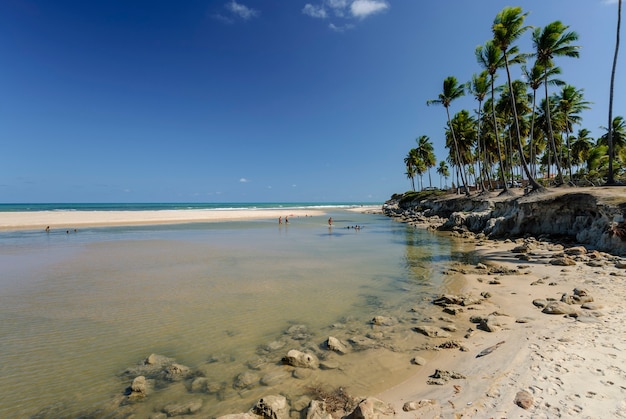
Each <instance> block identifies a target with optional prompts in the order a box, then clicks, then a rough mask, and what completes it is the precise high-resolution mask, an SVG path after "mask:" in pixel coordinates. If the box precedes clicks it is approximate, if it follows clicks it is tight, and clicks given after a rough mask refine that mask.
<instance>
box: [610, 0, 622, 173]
mask: <svg viewBox="0 0 626 419" xmlns="http://www.w3.org/2000/svg"><path fill="white" fill-rule="evenodd" d="M621 23H622V0H619V1H618V2H617V37H616V40H615V54H614V55H613V67H612V68H611V90H610V92H609V124H608V125H609V127H608V133H607V142H608V146H609V172H608V174H607V181H606V183H607V184H609V185H613V184H615V179H614V176H613V158H614V155H615V151H614V150H613V130H612V125H613V121H614V119H613V91H614V88H615V68H616V67H617V55H618V53H619V31H620V26H621Z"/></svg>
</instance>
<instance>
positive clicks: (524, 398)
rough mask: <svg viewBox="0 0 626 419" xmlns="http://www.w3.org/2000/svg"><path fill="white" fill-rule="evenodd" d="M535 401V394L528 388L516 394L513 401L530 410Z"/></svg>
mask: <svg viewBox="0 0 626 419" xmlns="http://www.w3.org/2000/svg"><path fill="white" fill-rule="evenodd" d="M533 401H534V400H533V395H532V394H530V393H529V392H528V391H526V390H522V391H519V392H518V393H517V394H516V395H515V400H514V401H513V402H514V403H515V404H516V405H518V406H519V407H521V408H522V409H526V410H528V409H530V408H531V407H532V406H533Z"/></svg>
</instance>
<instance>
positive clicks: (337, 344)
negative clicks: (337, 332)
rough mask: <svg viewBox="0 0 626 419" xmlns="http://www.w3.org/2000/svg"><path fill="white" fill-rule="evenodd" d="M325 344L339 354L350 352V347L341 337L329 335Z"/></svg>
mask: <svg viewBox="0 0 626 419" xmlns="http://www.w3.org/2000/svg"><path fill="white" fill-rule="evenodd" d="M324 346H325V347H326V348H327V349H328V350H331V351H334V352H337V353H339V354H342V355H343V354H345V353H347V352H348V348H347V347H346V345H344V344H343V343H342V342H341V341H340V340H339V339H337V338H335V337H332V336H329V337H328V339H326V342H324Z"/></svg>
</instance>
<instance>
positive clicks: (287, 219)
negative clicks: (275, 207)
mask: <svg viewBox="0 0 626 419" xmlns="http://www.w3.org/2000/svg"><path fill="white" fill-rule="evenodd" d="M285 224H289V216H288V215H285Z"/></svg>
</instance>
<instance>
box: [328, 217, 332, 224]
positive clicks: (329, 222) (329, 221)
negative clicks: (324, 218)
mask: <svg viewBox="0 0 626 419" xmlns="http://www.w3.org/2000/svg"><path fill="white" fill-rule="evenodd" d="M328 225H329V226H331V225H333V217H330V218H329V219H328Z"/></svg>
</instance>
